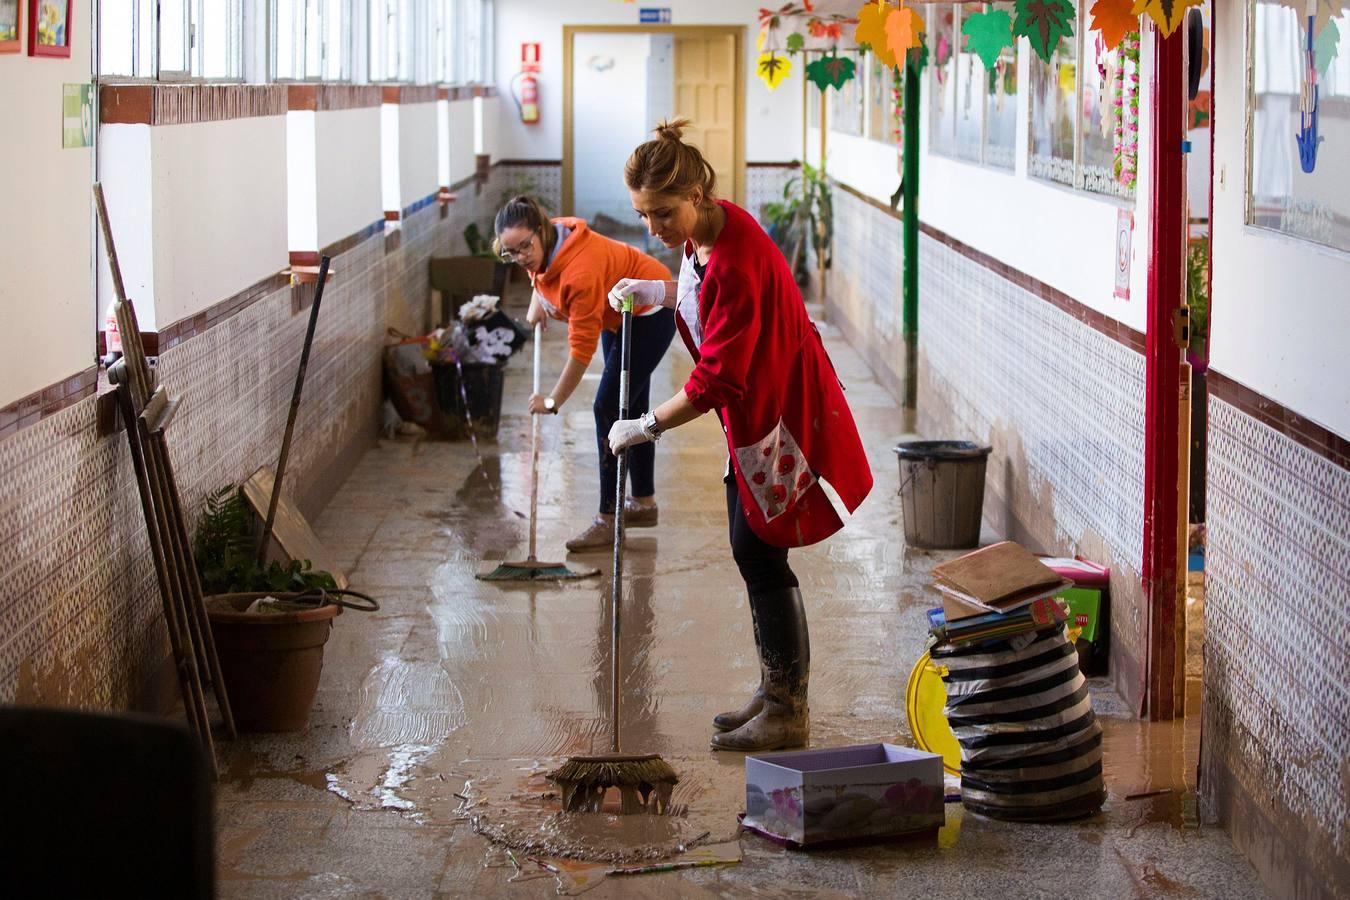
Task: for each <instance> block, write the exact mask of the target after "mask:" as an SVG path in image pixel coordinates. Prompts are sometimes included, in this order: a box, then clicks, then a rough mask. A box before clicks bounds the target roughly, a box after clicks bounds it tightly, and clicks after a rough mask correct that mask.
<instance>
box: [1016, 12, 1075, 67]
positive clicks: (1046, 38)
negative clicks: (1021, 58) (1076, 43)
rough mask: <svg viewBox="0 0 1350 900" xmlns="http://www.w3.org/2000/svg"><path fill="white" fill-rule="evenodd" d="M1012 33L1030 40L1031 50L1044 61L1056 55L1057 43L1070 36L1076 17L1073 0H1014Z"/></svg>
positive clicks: (1071, 35)
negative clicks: (1015, 2) (1014, 20)
mask: <svg viewBox="0 0 1350 900" xmlns="http://www.w3.org/2000/svg"><path fill="white" fill-rule="evenodd" d="M1015 9H1016V10H1017V21H1016V22H1014V23H1013V34H1016V35H1019V36H1021V37H1025V38H1026V39H1027V40H1029V41H1031V49H1032V50H1035V51H1036V55H1037V56H1039V57H1040V58H1041V59H1042V60H1044V61H1045V62H1049V61H1050V58H1051V57H1052V56H1054V55H1055V50H1057V49H1058V48H1059V42H1060V41H1062V40H1064V39H1065V38H1066V37H1073V20H1074V18H1075V17H1076V16H1077V13H1076V12H1075V10H1074V8H1073V0H1017V4H1016V7H1015Z"/></svg>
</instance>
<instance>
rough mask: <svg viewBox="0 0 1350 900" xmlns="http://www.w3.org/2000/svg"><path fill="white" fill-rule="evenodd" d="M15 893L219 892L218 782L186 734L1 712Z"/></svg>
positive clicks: (149, 724)
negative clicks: (217, 848)
mask: <svg viewBox="0 0 1350 900" xmlns="http://www.w3.org/2000/svg"><path fill="white" fill-rule="evenodd" d="M0 773H4V778H5V782H6V783H7V784H8V785H9V787H8V788H5V789H4V793H5V796H4V799H3V801H0V803H3V809H4V814H3V821H4V826H3V828H0V832H3V833H4V836H3V837H0V873H3V875H0V878H2V879H3V887H0V891H3V892H4V893H5V894H7V895H8V896H10V897H23V896H38V895H39V893H40V894H41V895H42V896H47V897H112V896H128V897H175V898H179V897H213V896H214V895H215V861H214V860H215V846H214V804H215V795H214V791H215V785H214V784H213V782H212V779H211V774H210V770H209V768H208V765H207V761H206V759H205V758H204V757H203V756H202V751H201V749H200V748H199V747H198V745H197V742H196V741H195V740H194V739H193V737H192V736H191V735H190V734H189V733H188V731H187V730H186V729H185V728H182V727H180V726H178V725H175V724H173V723H170V722H166V721H164V720H162V719H154V718H149V717H146V716H139V715H130V714H127V715H104V714H98V713H85V712H77V711H74V710H65V709H32V708H22V707H0Z"/></svg>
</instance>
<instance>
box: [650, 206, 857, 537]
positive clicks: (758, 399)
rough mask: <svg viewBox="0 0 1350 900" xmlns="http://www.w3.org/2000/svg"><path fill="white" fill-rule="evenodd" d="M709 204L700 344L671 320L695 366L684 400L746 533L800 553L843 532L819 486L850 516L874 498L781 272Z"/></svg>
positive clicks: (747, 219)
mask: <svg viewBox="0 0 1350 900" xmlns="http://www.w3.org/2000/svg"><path fill="white" fill-rule="evenodd" d="M719 202H720V203H721V206H722V208H723V209H724V210H726V214H727V221H726V225H725V226H724V227H723V229H722V233H721V234H719V235H718V237H717V242H716V244H715V245H714V246H713V251H712V255H711V256H710V257H709V258H708V267H707V270H706V272H705V274H704V278H703V282H702V285H701V289H700V292H699V297H698V323H699V330H701V331H702V342H701V343H700V342H697V341H696V340H695V338H694V335H693V333H692V332H691V329H690V323H689V322H688V321H686V318H685V315H684V313H685V311H686V310H685V309H682V310H681V313H682V314H681V315H677V316H676V322H677V324H678V327H679V330H680V336H681V337H682V338H683V339H684V342H685V346H687V347H688V348H689V352H690V353H691V354H692V355H693V357H694V361H695V363H696V365H695V367H694V371H693V373H692V374H691V375H690V376H689V381H688V382H687V383H686V384H685V386H684V390H685V393H686V394H687V395H688V396H689V400H690V402H692V403H693V405H694V406H695V407H696V408H698V409H699V410H701V411H704V412H706V411H708V410H710V409H716V410H717V411H718V415H719V417H720V418H721V420H722V425H723V428H724V430H725V431H726V435H727V446H728V448H729V449H730V451H731V459H732V467H733V469H734V471H735V473H736V482H737V484H738V486H739V488H740V494H741V505H742V506H743V507H744V509H745V514H746V518H747V520H748V522H749V524H750V527H751V529H753V530H754V532H755V534H757V535H758V536H759V537H760V538H761V539H763V540H764V541H765V542H767V543H769V544H772V545H774V546H777V547H803V546H806V545H808V544H814V543H816V542H817V541H822V540H824V539H825V538H827V537H829V536H830V535H832V534H834V533H835V532H836V531H838V530H839V529H840V528H842V527H843V522H842V521H841V520H840V518H839V516H838V515H837V514H836V512H835V510H834V507H833V506H832V505H831V503H830V501H829V499H828V498H827V497H826V495H825V492H824V491H823V490H821V487H820V484H819V482H818V479H819V478H824V479H825V480H826V481H828V482H829V483H830V485H831V486H832V487H833V488H834V490H835V491H836V492H837V493H838V495H839V498H840V499H841V500H843V502H844V504H845V506H847V507H848V510H849V512H850V513H851V512H852V511H854V510H856V509H857V508H858V506H859V504H861V503H862V501H863V499H864V498H865V497H866V496H867V494H868V492H869V491H870V490H871V489H872V470H871V468H870V467H869V466H868V463H867V455H866V453H865V452H864V450H863V445H862V439H861V438H860V437H859V436H858V428H857V425H856V424H855V423H854V421H853V414H852V413H851V412H850V411H849V408H848V403H847V401H845V399H844V389H843V386H842V385H841V384H840V383H839V378H838V376H836V374H835V371H834V364H833V363H831V362H830V358H829V356H828V355H827V354H826V352H825V346H824V344H823V343H822V342H821V339H820V334H819V332H817V331H816V327H815V325H814V324H813V323H812V322H811V319H810V317H809V316H807V314H806V304H805V303H804V302H803V301H802V295H801V292H800V291H799V290H798V289H797V284H796V282H795V281H794V280H793V278H792V273H791V271H790V270H789V268H788V263H787V260H786V259H784V258H783V254H782V253H781V252H780V251H779V249H778V247H777V245H775V244H774V242H773V241H772V240H771V239H770V238H769V236H768V235H767V234H765V233H764V230H763V229H762V228H760V226H759V223H758V222H756V221H755V220H754V219H753V218H751V216H750V214H749V213H747V212H746V211H745V210H743V209H741V208H740V207H738V206H736V205H734V204H731V203H727V202H725V201H719ZM693 252H694V249H693V245H692V244H686V246H685V255H686V256H688V255H689V254H691V253H693ZM688 265H689V263H686V266H688ZM681 293H682V295H685V291H683V290H682V291H681Z"/></svg>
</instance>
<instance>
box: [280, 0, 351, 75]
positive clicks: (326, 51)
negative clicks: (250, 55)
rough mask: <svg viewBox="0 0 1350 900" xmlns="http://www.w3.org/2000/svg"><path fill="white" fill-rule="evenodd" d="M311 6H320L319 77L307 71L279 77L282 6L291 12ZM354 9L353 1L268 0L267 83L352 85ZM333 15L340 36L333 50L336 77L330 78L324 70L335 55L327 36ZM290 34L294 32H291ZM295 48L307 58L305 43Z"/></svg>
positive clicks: (302, 42)
mask: <svg viewBox="0 0 1350 900" xmlns="http://www.w3.org/2000/svg"><path fill="white" fill-rule="evenodd" d="M312 2H317V3H318V5H319V29H318V30H319V72H318V74H310V73H309V72H308V71H306V72H305V74H304V75H302V76H299V77H297V76H296V75H294V74H292V75H287V76H282V75H280V74H279V72H280V69H281V66H280V63H281V24H280V16H281V7H282V4H287V5H289V6H291V7H292V9H294V8H295V7H300V8H302V9H304V8H306V7H307V6H308V5H309V4H310V3H312ZM355 9H356V7H355V4H354V3H353V2H352V0H267V30H268V48H267V80H268V81H269V82H271V83H275V84H314V83H321V82H327V83H336V84H347V83H350V82H352V81H354V80H355V72H354V69H355V57H356V54H355V53H354V46H353V45H354V43H355V34H356V28H355V27H354V26H355V22H354V21H353V18H354V13H355ZM334 15H336V16H340V17H341V22H340V34H339V36H338V43H337V47H336V55H337V58H338V59H337V75H336V76H329V75H328V73H327V71H326V69H327V68H328V63H329V60H330V59H331V58H332V56H333V54H334V47H333V46H332V45H331V44H330V43H329V41H328V33H329V30H330V24H329V23H330V22H331V20H332V16H334ZM297 21H298V20H297ZM293 30H295V29H294V28H293ZM297 46H300V47H301V58H302V59H303V58H306V57H307V55H308V46H307V43H306V42H305V41H303V40H302V41H301V42H300V44H298V45H297Z"/></svg>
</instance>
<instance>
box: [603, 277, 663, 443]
mask: <svg viewBox="0 0 1350 900" xmlns="http://www.w3.org/2000/svg"><path fill="white" fill-rule="evenodd" d="M658 283H659V282H658ZM650 440H651V437H650V436H649V435H648V434H647V432H646V431H645V430H644V429H643V427H642V420H641V419H620V420H619V421H617V422H615V423H614V425H613V427H611V428H610V429H609V452H610V453H613V454H614V455H615V456H618V455H619V454H620V453H622V452H623V451H625V450H627V449H628V448H629V447H636V446H637V445H638V444H645V443H647V442H648V441H650Z"/></svg>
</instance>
